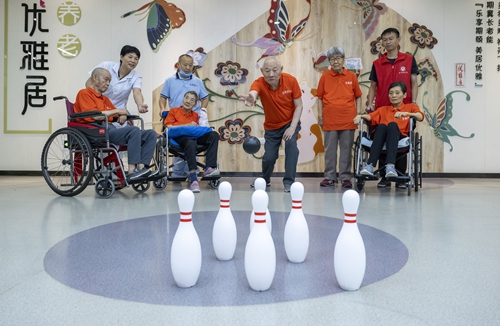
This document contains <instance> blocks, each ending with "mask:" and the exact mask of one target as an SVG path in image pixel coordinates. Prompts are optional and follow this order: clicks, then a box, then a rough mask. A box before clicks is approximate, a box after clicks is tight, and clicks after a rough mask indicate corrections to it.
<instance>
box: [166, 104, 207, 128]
mask: <svg viewBox="0 0 500 326" xmlns="http://www.w3.org/2000/svg"><path fill="white" fill-rule="evenodd" d="M193 121H194V122H196V123H198V113H196V112H194V111H193V110H191V111H189V113H186V112H185V111H184V109H183V108H182V107H178V108H173V109H170V111H168V115H167V117H166V118H165V120H164V121H163V125H164V126H168V125H172V126H182V125H186V124H188V123H190V122H193Z"/></svg>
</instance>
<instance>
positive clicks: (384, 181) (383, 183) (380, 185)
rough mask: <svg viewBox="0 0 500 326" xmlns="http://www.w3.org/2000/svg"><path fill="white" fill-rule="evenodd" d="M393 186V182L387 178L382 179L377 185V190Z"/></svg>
mask: <svg viewBox="0 0 500 326" xmlns="http://www.w3.org/2000/svg"><path fill="white" fill-rule="evenodd" d="M390 186H391V182H390V181H389V180H387V179H386V178H382V179H381V180H380V182H379V183H378V184H377V188H387V187H390Z"/></svg>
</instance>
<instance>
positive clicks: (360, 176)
mask: <svg viewBox="0 0 500 326" xmlns="http://www.w3.org/2000/svg"><path fill="white" fill-rule="evenodd" d="M354 177H355V178H357V179H361V180H378V176H377V175H365V174H356V175H354Z"/></svg>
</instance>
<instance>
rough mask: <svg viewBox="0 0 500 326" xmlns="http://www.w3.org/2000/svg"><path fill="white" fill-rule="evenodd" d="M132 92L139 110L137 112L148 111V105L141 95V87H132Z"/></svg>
mask: <svg viewBox="0 0 500 326" xmlns="http://www.w3.org/2000/svg"><path fill="white" fill-rule="evenodd" d="M132 93H133V94H134V101H135V104H136V105H137V110H138V111H139V113H146V112H148V105H147V104H145V103H144V96H142V92H141V89H140V88H134V89H133V90H132Z"/></svg>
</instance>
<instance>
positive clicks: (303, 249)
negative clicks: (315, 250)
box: [284, 182, 309, 263]
mask: <svg viewBox="0 0 500 326" xmlns="http://www.w3.org/2000/svg"><path fill="white" fill-rule="evenodd" d="M290 194H291V197H292V210H291V211H290V215H288V220H287V221H286V225H285V237H284V240H285V252H286V256H287V257H288V260H289V261H291V262H292V263H302V262H303V261H304V260H305V259H306V255H307V250H308V249H309V227H308V226H307V221H306V218H305V216H304V213H303V212H302V197H304V185H302V183H300V182H294V183H293V184H292V186H291V187H290Z"/></svg>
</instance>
